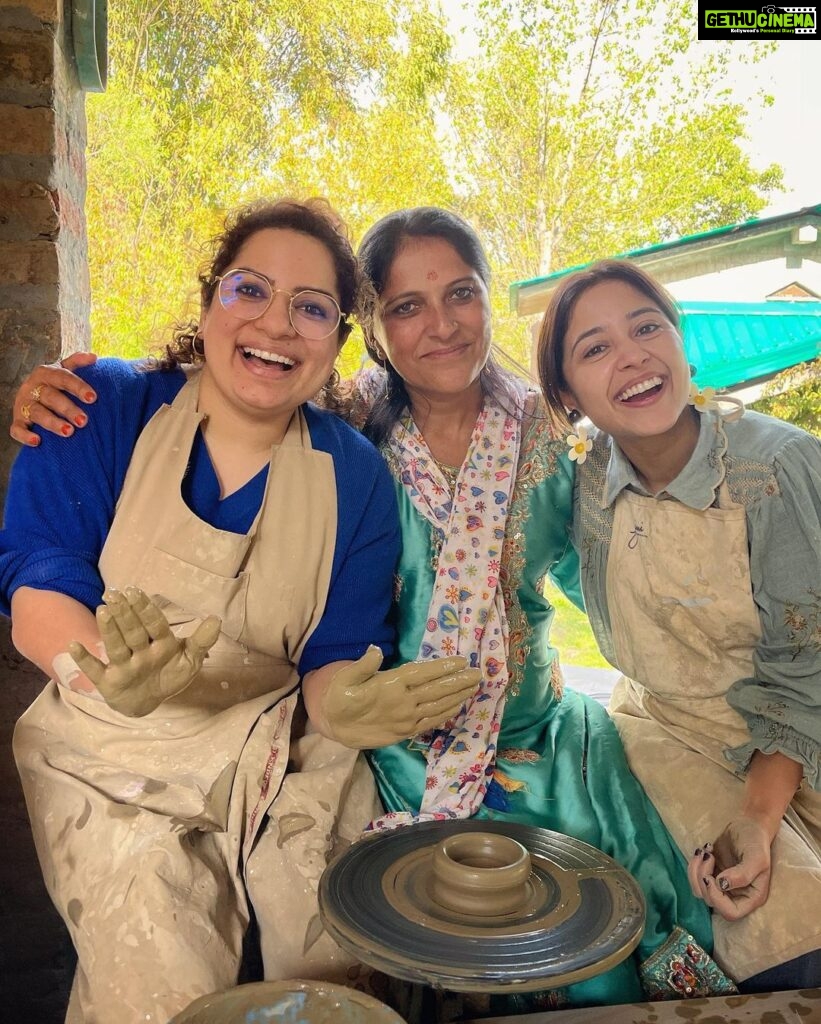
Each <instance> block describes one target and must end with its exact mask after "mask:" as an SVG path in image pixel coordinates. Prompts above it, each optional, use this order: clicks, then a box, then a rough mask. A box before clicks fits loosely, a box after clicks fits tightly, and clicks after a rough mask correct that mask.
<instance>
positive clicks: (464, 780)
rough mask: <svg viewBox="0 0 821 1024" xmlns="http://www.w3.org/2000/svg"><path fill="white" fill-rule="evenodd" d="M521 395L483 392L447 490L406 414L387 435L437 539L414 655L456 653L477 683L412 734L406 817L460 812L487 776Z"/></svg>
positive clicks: (501, 665)
mask: <svg viewBox="0 0 821 1024" xmlns="http://www.w3.org/2000/svg"><path fill="white" fill-rule="evenodd" d="M526 395H527V388H526V387H525V385H524V384H520V383H518V382H516V383H514V384H511V394H510V405H511V409H513V410H516V411H514V412H509V411H507V410H505V409H504V408H502V406H501V405H500V404H499V403H498V402H497V401H495V400H494V399H493V398H491V397H487V398H486V399H485V403H484V407H483V409H482V411H481V412H480V414H479V417H478V419H477V420H476V425H475V427H474V429H473V436H472V438H471V442H470V447H469V449H468V452H467V456H466V458H465V461H464V463H463V464H462V467H461V469H460V471H459V474H458V477H457V480H456V485H455V493H453V494H451V490H450V486H449V484H448V481H447V480H446V478H445V476H444V475H443V473H442V471H441V469H440V468H439V466H438V465H437V463H436V461H435V459H434V458H433V456H432V455H431V453H430V450H429V449H428V446H427V444H426V442H425V439H424V438H423V437H422V434H421V432H420V431H419V429H418V427H417V426H416V424H415V423H414V422H413V420H412V418H411V416H410V414H406V415H405V417H404V418H403V419H402V420H401V421H400V422H399V423H397V424H396V425H395V426H394V429H393V431H392V433H391V436H390V439H389V441H388V448H389V451H390V457H391V461H393V462H395V463H398V467H399V478H400V480H401V482H402V485H403V486H404V487H405V490H406V491H407V493H408V496H409V497H410V499H411V502H412V504H413V506H414V507H415V508H416V510H417V511H418V512H419V513H420V514H421V515H423V516H424V517H425V519H427V520H428V522H429V523H430V524H431V525H432V527H433V529H434V532H435V535H436V537H437V539H438V540H439V541H441V551H440V554H439V558H438V560H437V573H436V582H435V584H434V588H433V594H432V596H431V602H430V607H429V609H428V617H427V623H426V626H425V633H424V635H423V638H422V644H421V647H420V649H419V659H420V660H422V661H427V660H432V659H435V658H442V657H447V656H449V655H452V654H461V655H463V656H464V657H466V658H467V659H468V663H469V664H470V665H471V666H473V667H477V666H478V667H479V668H481V670H482V681H481V683H480V685H479V688H478V690H477V691H476V693H475V694H474V695H473V697H472V698H471V699H470V700H469V701H468V702H467V704H466V705H465V706H464V707H463V708H462V709H461V711H460V712H459V714H458V715H457V716H456V718H455V719H452V720H451V721H450V722H448V723H446V726H445V727H444V728H442V729H437V730H434V731H433V732H430V733H426V734H424V735H422V736H418V737H416V739H415V740H414V743H415V744H417V745H419V746H423V747H425V748H426V750H427V755H426V756H427V775H426V781H425V795H424V797H423V800H422V806H421V808H420V813H419V815H417V816H414V819H413V820H429V819H442V818H467V817H470V816H471V815H472V814H474V813H475V812H476V811H477V810H478V809H479V807H480V806H481V804H482V801H483V800H484V796H485V793H486V791H487V787H488V784H489V783H490V780H491V778H492V776H493V770H494V764H495V756H496V740H497V737H498V734H499V730H500V728H501V723H502V714H503V712H504V706H505V691H506V688H507V683H508V670H507V654H508V636H509V632H508V625H507V616H506V614H505V607H504V600H503V597H502V592H501V587H500V583H499V572H500V569H501V558H502V544H503V542H504V536H505V523H506V521H507V515H508V510H509V508H510V502H511V496H512V492H513V485H514V483H515V480H516V467H517V463H518V459H519V447H520V444H521V434H522V422H521V417H522V410H523V409H524V407H525V399H526ZM406 818H407V819H409V820H410V816H409V815H404V814H388V815H386V816H385V817H384V818H381V819H379V821H377V822H375V823H374V827H377V828H390V827H393V826H395V825H398V824H402V823H403V821H404V819H406Z"/></svg>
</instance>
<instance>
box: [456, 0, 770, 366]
mask: <svg viewBox="0 0 821 1024" xmlns="http://www.w3.org/2000/svg"><path fill="white" fill-rule="evenodd" d="M468 6H469V9H471V10H472V11H473V12H474V14H475V21H476V24H477V25H478V29H477V39H476V44H477V48H478V54H477V55H471V57H470V58H469V59H468V60H466V61H463V62H462V64H461V66H460V67H455V68H454V69H453V75H452V79H451V93H450V103H449V109H450V111H451V113H452V115H453V116H452V123H453V129H454V135H455V138H456V140H457V145H458V155H459V166H460V167H461V174H460V177H459V186H460V188H461V191H462V193H463V203H464V208H465V209H466V210H467V211H468V212H469V213H470V215H471V216H472V218H473V220H474V221H475V223H476V224H477V225H478V226H479V227H480V229H481V231H482V233H483V235H484V237H485V238H486V239H487V240H488V241H489V243H490V246H491V249H492V251H493V254H494V261H495V264H496V268H497V271H498V274H499V276H500V277H501V278H502V281H503V282H504V283H505V284H508V283H510V282H511V281H512V280H515V279H519V280H521V279H527V278H532V277H536V276H539V275H543V274H547V273H550V272H551V271H553V270H557V269H561V268H564V267H569V266H574V265H576V264H580V263H586V262H588V261H590V260H593V259H596V258H599V257H603V256H612V255H615V254H617V253H619V252H623V251H625V250H628V249H632V248H636V247H638V246H641V245H646V244H650V243H656V242H661V241H665V240H668V239H670V238H674V237H677V236H679V235H682V234H689V233H692V232H696V231H701V230H705V229H707V228H710V227H716V226H719V225H725V224H730V223H735V222H737V221H739V220H743V219H745V218H747V217H750V216H753V215H754V214H755V213H756V212H758V211H759V210H760V209H761V208H762V207H763V206H764V204H765V198H764V197H765V196H766V195H767V194H768V193H770V192H771V191H772V190H773V189H775V188H777V187H778V186H779V184H780V181H781V172H780V169H779V168H777V167H770V168H767V169H766V170H765V171H756V170H754V169H753V168H752V167H751V166H750V163H749V160H748V159H747V158H746V156H745V155H744V154H743V152H742V150H741V148H740V146H739V140H741V139H743V138H744V135H745V128H744V123H745V111H744V109H743V107H742V106H741V105H739V104H738V103H734V102H731V101H730V99H729V95H728V90H727V77H728V71H729V69H730V67H731V65H730V59H731V57H732V59H733V60H734V61H736V62H737V61H739V60H744V59H745V57H753V58H754V57H755V53H756V52H758V51H753V52H751V51H750V48H744V49H743V50H741V51H739V49H738V47H736V49H735V50H732V51H731V49H730V46H731V45H732V44H728V45H727V46H724V47H721V46H719V45H717V44H716V45H713V44H711V45H710V48H709V49H702V50H700V51H697V49H696V45H695V44H696V39H695V36H696V31H695V26H696V13H695V10H694V5H693V4H692V3H690V2H689V0H668V2H665V3H664V4H659V3H657V2H656V0H627V2H625V0H474V2H472V3H471V4H469V5H468ZM454 111H458V115H455V114H453V112H454ZM500 312H501V311H500ZM516 331H517V334H518V335H519V336H521V334H522V331H521V326H520V325H519V326H518V328H516ZM520 343H521V342H516V343H515V344H520ZM518 354H519V356H520V357H522V356H523V355H524V353H523V352H522V350H521V349H519V350H518Z"/></svg>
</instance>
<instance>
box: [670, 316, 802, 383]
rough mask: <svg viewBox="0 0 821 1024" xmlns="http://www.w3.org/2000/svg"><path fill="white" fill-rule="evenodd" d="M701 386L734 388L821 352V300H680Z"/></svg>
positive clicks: (686, 339) (687, 344)
mask: <svg viewBox="0 0 821 1024" xmlns="http://www.w3.org/2000/svg"><path fill="white" fill-rule="evenodd" d="M678 305H679V307H680V308H681V310H682V312H683V314H684V316H683V327H684V344H685V347H686V349H687V355H688V358H689V359H690V362H691V363H693V365H694V366H695V367H696V370H697V373H696V381H697V382H698V384H699V385H701V387H715V388H730V387H735V386H739V385H742V384H746V383H750V382H752V381H756V380H760V379H761V378H767V377H770V376H772V375H773V374H776V373H779V372H780V371H781V370H786V369H787V368H789V367H790V366H795V365H796V364H798V363H802V362H805V361H806V360H808V359H816V358H818V356H820V355H821V302H814V301H805V300H802V301H800V302H783V301H772V302H679V303H678Z"/></svg>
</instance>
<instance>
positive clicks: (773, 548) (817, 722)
mask: <svg viewBox="0 0 821 1024" xmlns="http://www.w3.org/2000/svg"><path fill="white" fill-rule="evenodd" d="M767 491H768V492H769V491H772V492H773V493H765V495H763V496H762V498H761V500H759V501H758V502H757V503H756V504H755V505H754V506H753V507H752V508H751V509H750V510H749V512H748V529H749V544H750V571H751V577H752V583H753V595H754V597H755V601H756V604H757V606H758V609H759V613H760V615H761V626H762V637H761V641H760V643H759V646H758V649H757V650H756V652H755V656H754V671H755V677H754V678H752V679H740V680H739V681H738V682H737V683H735V684H734V685H733V687H732V688H731V690H730V691H729V694H728V699H729V701H730V704H731V705H732V706H733V707H734V708H735V709H736V710H737V711H738V712H739V713H740V714H741V715H743V716H744V718H745V719H746V721H747V725H748V727H749V729H750V733H751V737H752V738H751V740H750V742H749V743H746V744H744V745H743V746H741V747H737V748H735V749H733V750H729V751H727V756H728V758H729V759H730V760H732V761H733V762H734V763H736V764H738V765H739V766H741V767H742V768H746V766H747V765H748V764H749V760H750V758H751V757H752V754H753V752H754V751H755V750H761V751H763V752H764V753H765V754H769V753H773V752H775V751H781V752H782V753H784V754H786V756H787V757H790V758H792V759H793V760H795V761H798V762H799V763H800V764H802V765H803V766H804V775H805V777H806V779H807V780H808V783H809V784H810V785H811V786H812V787H813V788H814V789H816V790H818V789H821V765H819V749H821V442H819V441H818V439H817V438H814V437H812V436H811V435H809V434H801V435H798V436H797V437H793V438H791V439H790V441H788V442H787V443H786V444H785V445H784V446H783V447H782V449H781V451H780V452H779V454H778V456H777V458H776V460H775V464H774V478H773V482H772V483H770V484H769V485H768V487H767Z"/></svg>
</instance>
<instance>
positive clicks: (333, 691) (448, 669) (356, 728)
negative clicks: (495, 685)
mask: <svg viewBox="0 0 821 1024" xmlns="http://www.w3.org/2000/svg"><path fill="white" fill-rule="evenodd" d="M381 664H382V652H381V651H380V650H379V648H378V647H373V646H371V647H369V648H368V650H367V651H366V652H365V654H363V656H362V657H361V658H360V659H359V661H355V662H353V663H352V664H350V665H346V666H345V667H344V668H341V669H339V670H338V671H337V672H336V673H335V674H334V676H333V678H332V680H331V682H330V684H329V686H328V688H327V690H326V691H325V694H324V698H323V701H322V714H323V717H324V718H325V721H326V723H327V726H328V728H329V731H330V732H331V733H332V735H333V737H334V739H336V740H337V741H338V742H340V743H342V744H344V745H345V746H346V747H359V748H362V749H364V748H374V747H383V746H387V745H388V744H390V743H397V742H399V740H403V739H408V738H409V737H411V736H416V735H417V734H418V733H422V732H427V731H428V730H429V729H435V728H437V727H438V726H441V725H443V724H444V723H445V722H446V721H447V720H448V719H449V718H452V717H453V716H454V715H455V714H456V713H457V712H458V711H459V709H460V708H461V707H462V705H463V704H464V703H465V701H467V700H469V699H470V698H471V697H472V696H473V694H474V693H475V692H476V688H477V687H478V686H479V682H480V680H481V673H480V672H479V669H477V668H466V667H465V666H466V665H467V661H466V660H465V659H464V658H462V657H459V656H456V657H451V658H440V659H437V660H435V661H414V662H411V663H409V664H407V665H400V666H399V667H398V668H391V669H386V670H384V671H382V672H379V671H377V670H378V669H379V666H380V665H381Z"/></svg>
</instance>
